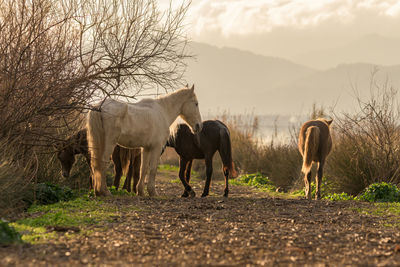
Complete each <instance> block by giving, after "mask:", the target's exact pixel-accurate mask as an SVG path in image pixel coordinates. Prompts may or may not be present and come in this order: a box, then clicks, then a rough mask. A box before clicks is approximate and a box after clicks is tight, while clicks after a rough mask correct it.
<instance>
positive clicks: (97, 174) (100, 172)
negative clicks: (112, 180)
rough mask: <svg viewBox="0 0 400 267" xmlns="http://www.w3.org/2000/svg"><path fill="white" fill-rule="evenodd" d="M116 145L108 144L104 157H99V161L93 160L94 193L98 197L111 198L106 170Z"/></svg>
mask: <svg viewBox="0 0 400 267" xmlns="http://www.w3.org/2000/svg"><path fill="white" fill-rule="evenodd" d="M114 146H115V144H112V143H111V144H106V145H105V147H104V152H103V155H99V157H100V158H99V159H92V160H91V162H92V163H94V168H93V172H94V192H95V194H96V195H97V196H109V195H111V193H110V191H109V190H108V188H107V182H106V175H105V168H106V166H107V164H108V163H109V162H110V155H111V153H112V151H113V149H114Z"/></svg>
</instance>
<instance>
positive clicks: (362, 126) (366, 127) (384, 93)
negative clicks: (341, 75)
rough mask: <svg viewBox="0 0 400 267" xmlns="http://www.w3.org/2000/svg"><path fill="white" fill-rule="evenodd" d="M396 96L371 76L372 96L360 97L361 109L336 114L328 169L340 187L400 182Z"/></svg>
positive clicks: (356, 188)
mask: <svg viewBox="0 0 400 267" xmlns="http://www.w3.org/2000/svg"><path fill="white" fill-rule="evenodd" d="M397 99H398V93H397V91H396V90H394V89H393V88H392V87H390V86H388V84H387V83H385V84H383V85H378V84H377V83H376V82H375V80H374V76H372V82H371V95H370V98H369V99H368V100H367V101H362V100H361V99H360V98H358V103H359V110H358V112H356V113H353V114H344V115H341V116H336V118H335V121H334V136H333V141H334V148H333V151H332V153H331V155H330V156H329V158H328V160H327V167H328V168H327V172H326V173H327V177H328V178H329V180H331V181H333V182H334V185H335V187H336V190H337V191H340V192H346V193H349V194H358V193H359V192H361V191H362V190H363V189H365V188H366V187H368V186H369V185H370V184H372V183H375V182H389V183H395V184H399V183H400V172H399V171H400V170H399V162H400V129H399V122H400V110H399V105H398V102H397Z"/></svg>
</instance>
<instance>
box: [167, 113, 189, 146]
mask: <svg viewBox="0 0 400 267" xmlns="http://www.w3.org/2000/svg"><path fill="white" fill-rule="evenodd" d="M182 123H185V124H186V122H185V121H184V120H183V119H182V118H181V116H178V117H177V118H176V120H175V121H174V122H173V123H172V124H171V126H169V138H172V139H173V140H175V137H176V133H177V132H178V125H179V124H182Z"/></svg>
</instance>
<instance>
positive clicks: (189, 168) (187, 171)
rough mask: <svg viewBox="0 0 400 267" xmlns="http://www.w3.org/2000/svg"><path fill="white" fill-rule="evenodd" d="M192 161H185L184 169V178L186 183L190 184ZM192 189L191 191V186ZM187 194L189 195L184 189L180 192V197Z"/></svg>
mask: <svg viewBox="0 0 400 267" xmlns="http://www.w3.org/2000/svg"><path fill="white" fill-rule="evenodd" d="M192 163H193V160H189V161H188V162H187V164H186V171H185V180H186V182H187V184H189V185H190V174H191V172H192ZM181 180H182V179H181ZM192 191H193V188H192ZM193 192H194V191H193ZM188 196H189V192H188V191H187V190H186V189H185V191H184V192H183V194H182V197H188Z"/></svg>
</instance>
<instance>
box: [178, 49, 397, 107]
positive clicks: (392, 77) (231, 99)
mask: <svg viewBox="0 0 400 267" xmlns="http://www.w3.org/2000/svg"><path fill="white" fill-rule="evenodd" d="M192 51H193V52H194V53H195V54H196V55H197V60H196V61H191V62H189V65H188V71H187V73H186V78H187V80H188V81H189V82H194V83H195V85H196V92H197V95H198V98H199V101H200V107H201V110H202V112H203V114H207V113H215V112H222V111H230V112H231V113H243V112H246V111H247V112H249V111H253V110H254V111H255V112H256V113H258V114H271V113H272V114H299V113H306V112H309V110H310V109H311V106H312V104H313V103H316V104H317V105H323V106H325V107H330V106H335V107H336V110H337V111H341V110H351V109H352V108H353V107H354V105H355V100H354V96H355V94H358V93H359V94H360V95H361V96H362V97H365V96H366V95H368V93H369V91H370V90H369V88H370V80H371V73H372V72H373V71H374V69H375V67H374V65H372V64H341V65H338V66H337V67H335V68H331V69H328V70H325V71H317V70H313V69H310V68H308V67H304V66H302V65H298V64H295V63H293V62H290V61H287V60H283V59H279V58H271V57H265V56H260V55H255V54H253V53H250V52H246V51H241V50H237V49H232V48H217V47H214V46H210V45H205V44H199V43H194V44H192ZM378 69H379V71H378V73H377V74H376V77H377V81H378V83H380V84H382V83H384V82H385V81H386V80H388V84H390V85H393V86H394V87H397V88H400V65H397V66H386V67H385V66H380V67H378Z"/></svg>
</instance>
